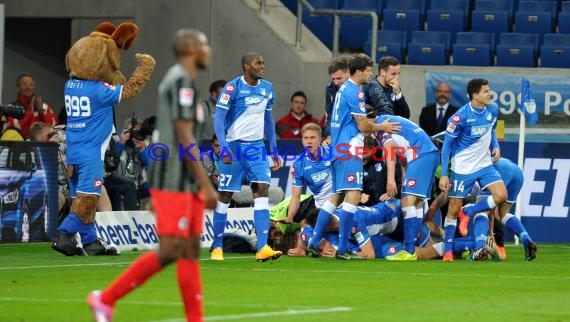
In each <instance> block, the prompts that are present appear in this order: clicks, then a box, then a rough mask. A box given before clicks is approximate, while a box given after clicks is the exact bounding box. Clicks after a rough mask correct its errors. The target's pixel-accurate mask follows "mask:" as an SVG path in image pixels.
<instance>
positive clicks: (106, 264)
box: [0, 257, 253, 271]
mask: <svg viewBox="0 0 570 322" xmlns="http://www.w3.org/2000/svg"><path fill="white" fill-rule="evenodd" d="M252 258H253V257H225V258H224V260H235V259H247V260H251V259H252ZM200 261H211V259H209V258H202V259H200ZM132 263H133V262H132V261H130V262H114V263H82V264H57V265H38V266H13V267H0V271H6V270H25V269H40V268H65V267H89V266H127V265H130V264H132Z"/></svg>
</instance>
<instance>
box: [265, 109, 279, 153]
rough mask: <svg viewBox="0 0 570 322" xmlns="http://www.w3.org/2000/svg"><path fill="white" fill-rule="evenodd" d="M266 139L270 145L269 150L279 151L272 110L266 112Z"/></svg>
mask: <svg viewBox="0 0 570 322" xmlns="http://www.w3.org/2000/svg"><path fill="white" fill-rule="evenodd" d="M264 128H265V131H264V132H265V137H267V143H269V150H270V151H273V150H274V149H277V141H276V139H275V121H274V120H273V114H272V113H271V110H270V109H266V110H265V124H264Z"/></svg>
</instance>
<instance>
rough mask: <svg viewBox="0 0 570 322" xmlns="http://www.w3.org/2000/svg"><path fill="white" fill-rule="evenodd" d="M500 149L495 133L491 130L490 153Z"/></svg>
mask: <svg viewBox="0 0 570 322" xmlns="http://www.w3.org/2000/svg"><path fill="white" fill-rule="evenodd" d="M500 148H501V147H500V146H499V141H497V133H495V130H493V131H492V132H491V151H493V150H494V149H500Z"/></svg>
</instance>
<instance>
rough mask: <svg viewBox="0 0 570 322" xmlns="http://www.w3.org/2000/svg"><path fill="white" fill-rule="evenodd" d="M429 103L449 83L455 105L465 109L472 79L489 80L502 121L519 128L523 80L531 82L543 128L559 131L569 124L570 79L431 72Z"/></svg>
mask: <svg viewBox="0 0 570 322" xmlns="http://www.w3.org/2000/svg"><path fill="white" fill-rule="evenodd" d="M425 78H426V102H433V101H434V93H435V87H436V86H437V84H438V83H440V82H447V83H448V84H449V86H450V87H451V91H452V94H451V104H453V105H456V106H463V105H465V104H466V103H467V102H468V101H469V98H468V96H467V92H466V88H467V83H468V82H469V80H471V79H472V78H485V79H487V80H488V81H489V87H490V88H491V91H492V92H493V94H494V95H493V97H494V101H495V103H496V104H497V105H498V106H499V110H500V111H501V117H500V118H501V119H504V120H505V124H507V125H509V126H518V124H519V113H518V112H517V106H518V105H519V104H520V101H521V86H522V78H526V79H528V80H529V82H530V84H531V86H532V93H533V97H534V100H535V102H536V108H537V111H538V114H539V116H538V117H539V120H540V121H539V124H541V125H542V126H547V127H548V126H550V127H558V126H560V125H562V124H567V120H568V117H569V116H570V76H554V75H548V76H541V75H523V74H479V73H449V72H445V73H444V72H427V73H426V74H425Z"/></svg>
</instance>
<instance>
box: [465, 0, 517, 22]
mask: <svg viewBox="0 0 570 322" xmlns="http://www.w3.org/2000/svg"><path fill="white" fill-rule="evenodd" d="M475 10H479V11H487V12H496V11H506V12H507V13H508V17H509V24H512V23H513V20H514V15H515V2H514V1H512V0H476V1H475Z"/></svg>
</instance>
